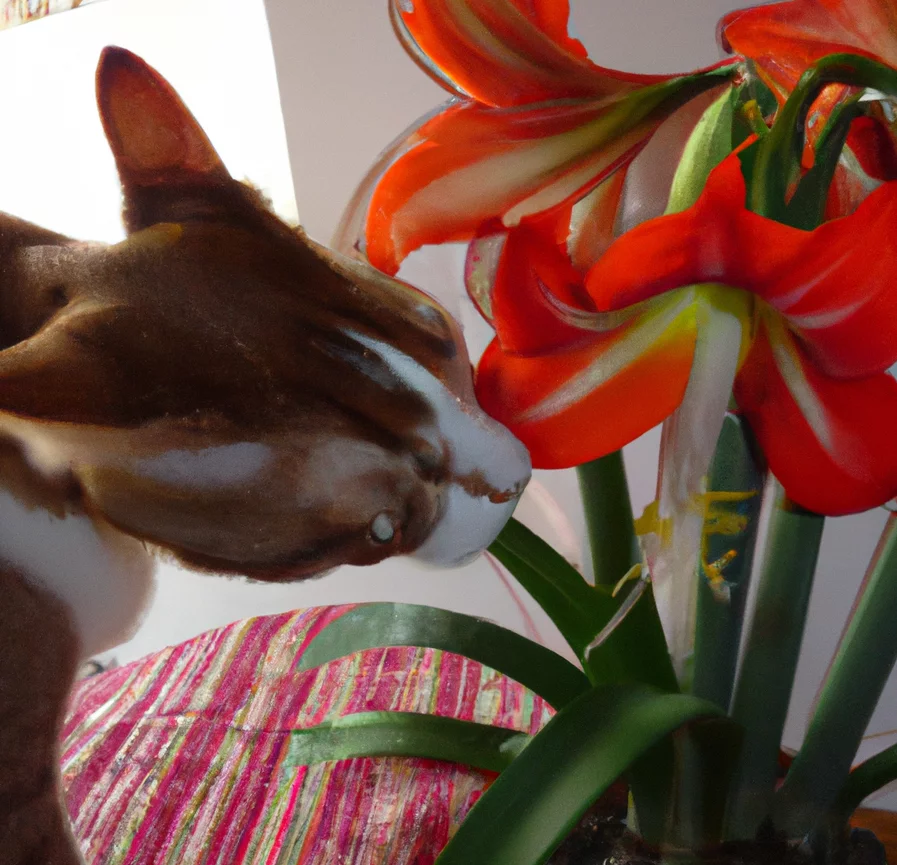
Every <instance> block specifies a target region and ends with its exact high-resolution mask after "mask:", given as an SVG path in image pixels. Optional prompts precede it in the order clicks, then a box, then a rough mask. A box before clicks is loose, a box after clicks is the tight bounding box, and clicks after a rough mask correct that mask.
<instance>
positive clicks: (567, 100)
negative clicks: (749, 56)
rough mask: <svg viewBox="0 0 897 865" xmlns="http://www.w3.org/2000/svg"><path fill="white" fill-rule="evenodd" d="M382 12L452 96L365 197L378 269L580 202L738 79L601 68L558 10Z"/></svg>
mask: <svg viewBox="0 0 897 865" xmlns="http://www.w3.org/2000/svg"><path fill="white" fill-rule="evenodd" d="M391 8H392V14H393V19H394V22H395V24H396V28H397V31H398V32H399V35H400V37H401V38H402V40H403V42H404V44H405V45H406V47H407V48H408V50H409V51H410V52H411V54H412V56H413V57H415V59H416V60H417V61H418V62H419V63H420V65H421V66H422V67H423V68H424V69H425V70H426V71H427V72H428V73H429V74H431V75H432V76H433V77H434V78H435V79H436V80H437V81H438V82H439V83H440V84H442V85H443V86H444V87H445V88H446V89H447V90H449V92H450V93H452V94H453V96H455V97H456V99H455V100H454V101H453V102H450V103H449V104H448V105H447V106H446V107H445V108H444V109H443V110H442V111H440V112H439V113H437V114H435V115H434V116H432V117H430V118H429V119H427V120H425V121H424V122H423V123H422V124H421V125H420V126H418V127H417V128H416V129H415V130H414V131H413V132H412V133H411V134H410V136H409V137H407V138H406V139H405V140H404V141H403V142H401V143H399V144H397V145H395V146H394V147H393V149H392V151H391V155H392V156H396V157H397V158H395V159H394V161H392V164H390V165H389V166H388V168H387V169H386V171H385V173H383V176H382V177H380V178H379V183H378V184H377V187H376V190H375V191H374V193H373V197H372V198H371V201H370V208H369V211H368V214H369V215H368V219H367V232H366V233H367V247H366V252H367V255H368V258H369V259H370V261H371V262H372V263H373V264H374V265H376V266H377V267H379V268H381V269H383V270H385V271H387V272H395V270H396V269H397V268H398V266H399V263H400V262H401V261H402V259H403V258H404V257H405V256H406V255H407V254H408V253H409V252H411V251H412V250H414V249H416V248H418V247H420V246H422V245H424V244H430V243H443V242H447V241H458V240H467V239H470V238H472V237H474V236H475V235H476V234H478V233H480V232H482V230H483V229H484V227H489V226H492V227H494V228H496V229H501V228H504V229H506V228H509V227H512V226H515V225H518V224H519V223H520V222H521V220H524V219H526V218H528V217H531V216H533V215H534V214H540V213H544V212H546V211H552V210H554V209H557V208H561V207H563V206H565V205H568V204H570V203H572V202H574V201H576V200H578V199H580V198H582V197H584V196H585V195H587V194H588V193H589V192H590V190H592V189H594V188H595V187H596V186H597V185H598V184H599V183H600V182H601V181H602V180H604V179H605V178H606V177H608V176H609V175H611V174H613V173H614V172H615V171H616V170H618V169H619V168H621V167H623V166H625V165H626V164H628V163H629V162H630V161H631V160H632V159H633V157H634V156H635V155H636V154H637V153H638V152H639V150H640V149H641V148H642V147H643V146H644V144H645V142H646V141H647V140H648V138H649V137H650V136H651V135H652V133H653V132H654V131H655V130H656V129H657V127H658V126H659V124H660V123H661V122H662V121H663V120H664V119H665V118H666V117H668V116H669V115H670V114H671V113H672V112H673V111H674V110H675V109H677V108H678V107H680V106H681V105H682V104H683V103H684V102H686V101H688V100H689V99H691V98H693V97H694V96H696V95H697V94H699V93H701V92H703V91H705V90H707V89H709V88H711V87H714V86H716V85H718V84H720V83H721V79H722V78H724V77H726V76H728V75H731V74H732V72H733V70H734V68H735V64H733V63H732V62H731V61H730V62H729V64H728V65H726V64H723V65H721V66H718V67H714V68H713V69H711V70H703V71H700V72H696V73H694V74H692V75H686V76H663V75H633V74H629V73H623V72H616V71H613V70H609V69H604V68H602V67H600V66H597V65H595V64H594V63H592V62H591V61H590V60H589V59H588V58H587V57H586V54H585V50H584V49H583V47H582V45H581V44H580V43H579V42H577V41H576V40H575V39H572V38H570V36H569V35H568V34H567V19H568V16H569V7H568V4H567V2H565V0H526V2H524V0H414V2H413V3H408V2H406V0H393V2H392V4H391ZM382 169H383V165H382V164H381V165H380V166H378V168H377V169H376V170H377V172H378V174H379V173H381V172H382Z"/></svg>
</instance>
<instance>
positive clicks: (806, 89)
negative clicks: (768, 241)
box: [748, 54, 897, 222]
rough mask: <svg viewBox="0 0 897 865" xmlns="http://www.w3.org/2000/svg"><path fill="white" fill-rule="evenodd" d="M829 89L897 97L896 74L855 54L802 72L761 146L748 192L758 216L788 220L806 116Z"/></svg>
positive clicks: (834, 57) (830, 59)
mask: <svg viewBox="0 0 897 865" xmlns="http://www.w3.org/2000/svg"><path fill="white" fill-rule="evenodd" d="M829 84H847V85H851V86H854V87H871V88H874V89H875V90H879V91H881V92H882V93H887V94H889V95H894V94H897V70H895V69H892V68H891V67H889V66H886V65H885V64H883V63H879V62H877V61H875V60H871V59H870V58H868V57H861V56H859V55H857V54H830V55H829V56H828V57H823V58H822V59H821V60H820V61H818V62H817V63H816V64H815V65H814V66H811V67H810V68H809V69H808V70H807V71H806V72H804V74H803V75H802V76H801V77H800V80H799V81H798V82H797V85H796V86H795V88H794V90H793V91H792V92H791V95H790V96H789V97H788V101H787V102H786V103H785V104H784V105H783V106H782V107H781V109H780V110H779V112H778V115H777V116H776V122H775V124H774V125H773V127H772V130H771V131H770V133H769V135H767V136H766V137H765V138H763V139H762V140H761V141H760V143H759V144H758V146H757V161H756V163H755V165H754V177H755V178H756V182H754V183H752V184H751V188H750V190H749V191H748V204H749V206H750V209H751V210H753V211H754V212H755V213H759V214H762V215H764V216H770V217H772V218H775V219H779V218H780V217H782V218H781V220H780V221H783V222H784V221H787V220H786V219H785V218H784V214H785V210H786V204H785V198H786V196H787V193H788V190H789V187H790V186H791V184H792V183H793V182H794V181H795V180H796V179H797V177H798V174H799V172H800V165H801V154H802V152H803V147H804V140H805V137H806V122H807V114H808V112H809V110H810V107H811V106H812V104H813V102H814V101H815V100H816V98H817V97H818V96H819V94H820V92H821V91H822V89H823V88H824V87H825V86H826V85H829Z"/></svg>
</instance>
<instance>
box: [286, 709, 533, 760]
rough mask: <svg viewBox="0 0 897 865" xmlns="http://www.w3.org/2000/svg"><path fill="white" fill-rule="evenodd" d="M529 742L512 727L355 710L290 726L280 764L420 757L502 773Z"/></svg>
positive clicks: (425, 716) (412, 713) (530, 738)
mask: <svg viewBox="0 0 897 865" xmlns="http://www.w3.org/2000/svg"><path fill="white" fill-rule="evenodd" d="M530 741H532V737H531V736H529V735H527V734H526V733H520V732H518V731H516V730H505V729H503V728H501V727H491V726H489V725H488V724H475V723H473V722H472V721H459V720H457V719H456V718H441V717H437V716H436V715H423V714H420V713H418V712H359V713H356V714H354V715H345V716H344V717H342V718H335V719H334V720H332V721H327V722H325V723H323V724H318V725H317V726H315V727H309V728H307V729H305V730H296V731H295V732H293V733H291V734H290V743H289V748H288V751H287V755H286V757H285V758H284V761H283V764H282V765H283V766H285V767H290V766H309V765H311V764H312V763H324V762H327V761H330V760H349V759H352V758H353V757H421V758H425V759H429V760H446V761H448V762H451V763H463V764H465V765H467V766H474V767H476V768H477V769H486V770H488V771H490V772H502V771H504V770H505V769H506V768H507V767H508V766H509V765H510V764H511V762H512V761H513V760H514V759H515V758H516V757H517V755H518V754H520V753H521V751H522V750H523V749H524V748H525V747H526V745H527V744H528V743H529V742H530Z"/></svg>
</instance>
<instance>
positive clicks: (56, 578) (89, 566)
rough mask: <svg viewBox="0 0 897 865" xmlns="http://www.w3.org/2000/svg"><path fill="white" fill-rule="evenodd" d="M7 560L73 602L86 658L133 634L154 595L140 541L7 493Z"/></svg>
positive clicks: (2, 525) (2, 505)
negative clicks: (28, 503) (32, 504)
mask: <svg viewBox="0 0 897 865" xmlns="http://www.w3.org/2000/svg"><path fill="white" fill-rule="evenodd" d="M0 561H3V562H5V563H6V564H8V565H11V566H13V567H14V568H16V570H17V571H19V572H20V573H21V574H22V575H23V576H24V577H25V578H26V579H27V580H28V582H30V583H31V584H32V585H34V586H36V587H39V588H41V589H45V590H46V591H49V592H51V593H52V594H53V595H55V596H56V597H57V598H59V599H60V600H61V601H63V602H64V603H65V604H66V605H67V606H68V607H69V609H70V610H71V612H72V619H73V623H74V625H75V629H76V632H77V634H78V636H79V638H80V641H81V654H82V656H83V657H85V658H86V657H89V656H91V655H94V654H96V653H97V652H100V651H103V650H104V649H108V648H111V647H112V646H115V645H117V644H118V643H121V642H122V641H124V640H125V639H127V638H128V637H129V636H130V635H131V634H132V633H133V631H134V629H135V627H136V626H137V624H138V623H139V621H140V614H141V613H142V611H143V610H144V608H145V607H146V606H147V604H148V602H149V600H150V597H151V594H152V568H153V566H152V561H151V559H150V556H149V553H147V552H146V550H145V549H144V548H143V545H142V544H141V543H140V542H139V541H135V540H133V539H132V538H129V537H126V536H125V535H122V534H121V533H119V532H117V531H115V530H114V529H112V528H111V527H109V526H107V525H104V524H102V523H96V522H94V521H93V520H91V519H90V518H89V517H87V516H86V515H85V514H80V513H78V514H69V515H66V516H64V517H63V518H59V517H56V516H54V515H53V514H51V513H49V512H48V511H46V510H44V509H43V508H32V507H28V506H26V505H24V504H23V503H22V502H20V501H19V500H18V499H17V498H16V497H15V496H13V495H12V494H11V493H10V492H8V491H7V490H0Z"/></svg>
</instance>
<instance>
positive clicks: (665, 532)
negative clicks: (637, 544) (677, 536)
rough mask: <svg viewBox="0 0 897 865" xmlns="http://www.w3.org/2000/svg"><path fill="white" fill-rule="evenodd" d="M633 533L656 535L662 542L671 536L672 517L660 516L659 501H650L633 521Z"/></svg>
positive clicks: (642, 535)
mask: <svg viewBox="0 0 897 865" xmlns="http://www.w3.org/2000/svg"><path fill="white" fill-rule="evenodd" d="M635 533H636V534H637V535H639V536H640V537H644V536H645V535H657V537H658V538H660V540H661V541H662V542H664V543H666V542H668V541H670V540H671V539H672V537H673V520H672V517H661V516H660V502H658V501H657V500H655V501H653V502H651V504H650V505H648V507H646V508H645V510H644V512H643V513H642V515H641V516H640V517H639V518H638V519H637V520H636V521H635Z"/></svg>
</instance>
